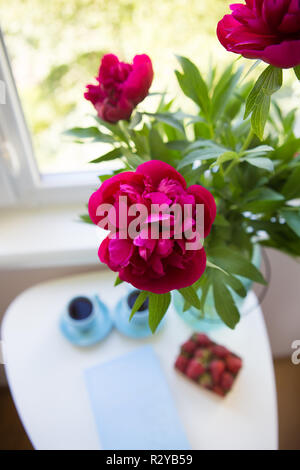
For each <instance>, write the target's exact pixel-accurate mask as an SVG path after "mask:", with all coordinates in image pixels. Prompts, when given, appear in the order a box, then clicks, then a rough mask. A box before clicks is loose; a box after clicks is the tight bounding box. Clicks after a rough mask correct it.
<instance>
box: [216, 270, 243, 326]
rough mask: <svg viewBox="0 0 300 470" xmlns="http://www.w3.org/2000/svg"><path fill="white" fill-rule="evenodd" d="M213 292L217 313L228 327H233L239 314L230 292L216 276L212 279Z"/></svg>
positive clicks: (238, 318)
mask: <svg viewBox="0 0 300 470" xmlns="http://www.w3.org/2000/svg"><path fill="white" fill-rule="evenodd" d="M213 293H214V303H215V308H216V310H217V312H218V315H219V316H220V318H221V319H222V320H223V322H224V323H225V324H226V325H227V326H229V328H231V329H234V328H235V326H236V324H237V323H238V322H239V320H240V314H239V311H238V309H237V307H236V305H235V303H234V301H233V298H232V295H231V293H230V292H229V290H228V288H227V287H226V286H225V284H224V283H223V282H222V280H221V279H218V277H216V278H215V279H214V280H213Z"/></svg>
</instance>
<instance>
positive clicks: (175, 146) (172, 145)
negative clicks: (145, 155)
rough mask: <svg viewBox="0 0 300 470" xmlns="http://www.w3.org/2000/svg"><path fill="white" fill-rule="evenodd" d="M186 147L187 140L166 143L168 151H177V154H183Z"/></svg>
mask: <svg viewBox="0 0 300 470" xmlns="http://www.w3.org/2000/svg"><path fill="white" fill-rule="evenodd" d="M188 145H189V142H188V141H187V140H171V141H170V142H167V143H166V146H167V147H168V148H169V149H170V150H178V151H179V152H184V151H185V150H186V148H187V146H188Z"/></svg>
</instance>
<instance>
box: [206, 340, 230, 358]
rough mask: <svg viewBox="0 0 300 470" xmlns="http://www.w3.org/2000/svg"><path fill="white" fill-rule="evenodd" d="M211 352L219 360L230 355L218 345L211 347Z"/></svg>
mask: <svg viewBox="0 0 300 470" xmlns="http://www.w3.org/2000/svg"><path fill="white" fill-rule="evenodd" d="M211 352H212V353H213V354H214V355H215V356H217V357H219V358H220V359H223V358H224V357H226V356H228V354H230V353H229V351H228V349H227V348H225V347H224V346H220V345H219V344H216V345H214V346H212V347H211Z"/></svg>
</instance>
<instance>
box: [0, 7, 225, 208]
mask: <svg viewBox="0 0 300 470" xmlns="http://www.w3.org/2000/svg"><path fill="white" fill-rule="evenodd" d="M2 3H3V4H2V5H1V6H0V18H1V21H0V23H1V24H0V26H1V29H2V33H3V37H2V36H1V40H0V80H2V82H1V81H0V98H1V95H3V93H4V91H3V88H5V98H6V103H5V104H1V101H0V206H5V205H8V204H27V205H28V204H39V203H48V202H53V203H55V202H57V201H59V202H61V201H62V202H68V201H70V202H77V201H78V202H81V203H84V202H85V201H87V199H88V196H89V194H90V193H91V191H92V190H93V189H94V188H95V187H96V186H97V185H98V184H99V180H98V179H97V177H96V171H97V173H98V174H99V173H104V174H107V173H109V172H110V169H111V168H112V164H111V163H110V162H107V164H105V165H104V164H101V166H100V167H98V168H96V167H95V166H92V165H88V161H90V160H93V159H95V158H97V157H98V156H100V155H101V154H103V153H106V151H108V150H109V149H110V148H107V145H108V144H102V143H97V144H84V145H78V144H75V143H71V142H70V141H69V140H67V139H66V138H65V137H64V136H63V131H64V130H66V129H68V128H71V127H88V126H90V125H94V121H93V119H92V117H90V118H89V117H88V115H91V114H95V111H94V110H93V108H92V106H91V104H90V103H88V102H87V101H86V100H84V98H83V93H84V89H85V85H86V84H87V83H91V82H92V81H93V77H94V76H95V75H96V73H97V69H98V66H99V61H100V58H101V56H102V55H103V54H105V53H108V52H114V53H116V54H117V55H119V56H120V57H121V58H123V59H125V60H131V59H132V58H133V56H134V55H135V54H140V53H147V54H149V55H150V57H151V59H152V60H153V64H154V70H155V79H156V80H155V82H154V85H153V90H154V91H164V90H165V89H166V88H167V89H168V90H169V91H170V92H171V94H175V93H176V92H177V91H178V87H177V83H176V79H175V76H174V74H173V70H174V68H175V67H176V60H175V58H174V53H178V54H183V55H186V56H189V57H190V58H191V59H192V60H194V61H196V63H199V64H200V65H201V66H202V67H203V66H204V67H205V66H206V64H208V63H209V55H210V54H212V55H213V56H214V58H215V60H216V62H222V60H225V58H226V57H227V56H226V54H224V52H223V50H222V48H221V47H220V46H219V44H218V41H217V39H216V35H215V25H216V23H217V21H218V19H220V18H221V17H222V15H223V13H224V12H225V11H226V8H227V6H226V5H225V4H224V1H223V0H216V1H215V3H216V6H215V8H214V9H213V11H212V10H210V15H206V14H205V12H206V10H207V8H210V4H211V2H210V1H209V0H203V1H202V2H199V0H190V2H189V3H190V9H189V12H187V9H186V2H184V1H183V0H164V1H163V2H161V0H153V2H149V1H148V0H139V1H137V0H126V2H124V1H123V0H122V1H120V0H115V1H114V2H108V1H106V0H97V1H86V0H68V1H65V2H62V1H61V0H52V1H51V2H45V1H41V0H10V1H7V2H2ZM150 4H151V5H150ZM191 11H192V12H193V14H190V12H191ZM154 25H155V28H154ZM174 25H176V27H174ZM156 31H161V32H162V34H156ZM178 31H180V34H178ZM4 42H5V44H6V46H5V45H4ZM203 44H205V45H206V47H205V48H204V49H203V47H202V48H201V45H203ZM199 51H201V54H200V52H199ZM8 57H9V59H8ZM12 72H13V73H12ZM13 77H14V78H13ZM14 80H15V82H16V84H15V82H14ZM3 83H4V85H3ZM17 89H18V93H17ZM18 94H19V97H20V99H19V97H18ZM2 98H3V96H2ZM21 104H22V106H21ZM105 146H106V147H105ZM92 170H94V171H92Z"/></svg>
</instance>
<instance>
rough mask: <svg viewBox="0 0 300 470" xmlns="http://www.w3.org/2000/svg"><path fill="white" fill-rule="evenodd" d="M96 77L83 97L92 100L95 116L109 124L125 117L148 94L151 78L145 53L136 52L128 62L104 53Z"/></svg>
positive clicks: (151, 70) (150, 70)
mask: <svg viewBox="0 0 300 470" xmlns="http://www.w3.org/2000/svg"><path fill="white" fill-rule="evenodd" d="M96 79H97V81H98V85H87V91H86V92H85V94H84V97H85V98H86V99H87V100H88V101H91V102H92V103H93V105H94V107H95V108H96V110H97V113H98V116H99V117H100V118H101V119H103V120H104V121H107V122H111V123H115V122H117V121H120V120H121V119H126V120H128V119H129V118H130V116H131V113H132V111H133V109H134V108H135V107H136V105H137V104H138V103H140V102H141V101H143V99H145V98H146V96H147V95H148V91H149V88H150V86H151V83H152V80H153V69H152V63H151V60H150V58H149V57H148V56H147V55H146V54H142V55H136V56H135V57H134V59H133V63H132V64H126V63H125V62H120V61H119V59H118V57H117V56H115V55H114V54H106V55H105V56H104V57H103V58H102V61H101V65H100V68H99V74H98V77H96Z"/></svg>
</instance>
